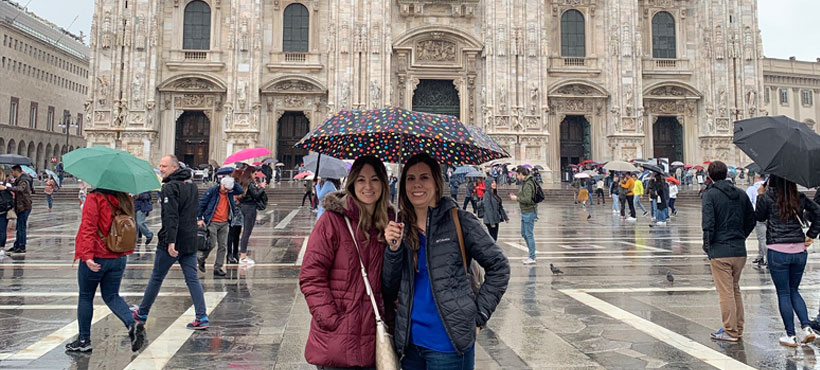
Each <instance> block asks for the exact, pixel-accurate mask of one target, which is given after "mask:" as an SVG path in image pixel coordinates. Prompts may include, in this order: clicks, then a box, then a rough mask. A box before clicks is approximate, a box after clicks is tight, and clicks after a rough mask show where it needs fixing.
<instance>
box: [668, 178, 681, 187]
mask: <svg viewBox="0 0 820 370" xmlns="http://www.w3.org/2000/svg"><path fill="white" fill-rule="evenodd" d="M666 181H668V182H671V183H673V184H675V185H680V181H678V179H676V178H674V177H672V176H669V177H667V178H666Z"/></svg>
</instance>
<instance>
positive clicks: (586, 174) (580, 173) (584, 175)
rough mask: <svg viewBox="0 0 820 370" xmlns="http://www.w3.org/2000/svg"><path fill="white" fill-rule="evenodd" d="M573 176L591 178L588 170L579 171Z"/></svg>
mask: <svg viewBox="0 0 820 370" xmlns="http://www.w3.org/2000/svg"><path fill="white" fill-rule="evenodd" d="M573 177H575V178H576V179H588V178H590V176H589V174H588V173H586V172H578V173H576V174H575V176H573Z"/></svg>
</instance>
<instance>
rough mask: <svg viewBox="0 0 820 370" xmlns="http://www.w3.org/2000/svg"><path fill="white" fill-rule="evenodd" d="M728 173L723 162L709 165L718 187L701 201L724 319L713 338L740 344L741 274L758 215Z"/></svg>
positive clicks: (706, 242)
mask: <svg viewBox="0 0 820 370" xmlns="http://www.w3.org/2000/svg"><path fill="white" fill-rule="evenodd" d="M727 170H728V168H727V167H726V164H725V163H723V162H721V161H714V162H712V163H711V164H709V170H708V171H709V178H710V179H712V181H714V185H713V186H712V187H710V188H709V189H708V190H706V192H705V193H704V194H703V198H702V199H701V228H702V229H703V251H704V252H706V255H707V256H708V257H709V265H710V266H711V269H712V279H713V280H714V281H715V288H716V289H717V292H718V296H719V297H720V312H721V317H722V319H723V327H722V328H720V329H718V330H717V331H715V332H714V333H711V334H710V336H711V338H712V339H714V340H720V341H728V342H737V341H738V340H739V339H740V337H741V336H742V335H743V323H744V314H743V300H742V298H741V293H740V284H739V282H740V274H741V272H742V271H743V265H744V264H746V238H747V237H748V236H749V234H750V233H751V232H752V230H753V229H754V226H755V212H754V211H753V210H752V204H751V202H749V197H748V196H747V195H746V193H745V192H744V191H742V190H740V189H738V188H736V187H735V186H734V185H732V184H731V183H729V182H728V181H726V172H727Z"/></svg>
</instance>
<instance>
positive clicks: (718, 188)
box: [701, 180, 756, 258]
mask: <svg viewBox="0 0 820 370" xmlns="http://www.w3.org/2000/svg"><path fill="white" fill-rule="evenodd" d="M701 204H702V207H701V214H702V218H701V227H702V229H703V248H704V250H705V251H706V254H707V255H708V256H709V258H724V257H746V238H747V237H748V236H749V234H750V233H751V232H752V230H754V227H755V224H756V223H755V216H754V210H753V209H752V202H750V201H749V196H748V195H746V192H744V191H743V190H740V189H738V188H737V187H735V186H734V185H732V184H731V183H729V182H728V181H726V180H720V181H718V182H716V183H714V184H713V185H712V186H710V187H709V188H708V189H707V190H706V191H705V192H704V193H703V199H701Z"/></svg>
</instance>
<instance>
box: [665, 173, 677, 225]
mask: <svg viewBox="0 0 820 370" xmlns="http://www.w3.org/2000/svg"><path fill="white" fill-rule="evenodd" d="M667 182H668V183H669V210H670V211H672V216H677V215H678V209H677V208H675V201H677V200H678V184H677V183H675V182H673V181H667ZM667 216H668V215H667ZM667 218H669V217H667Z"/></svg>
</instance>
